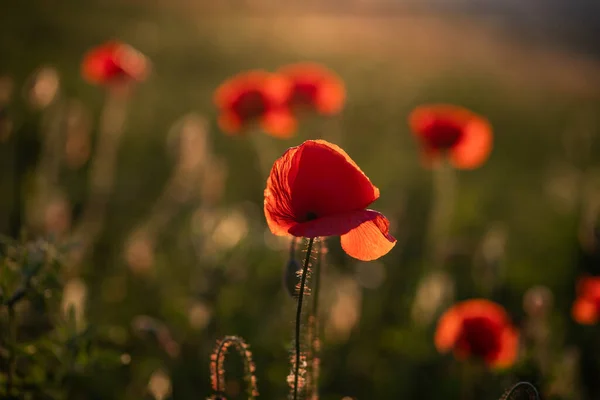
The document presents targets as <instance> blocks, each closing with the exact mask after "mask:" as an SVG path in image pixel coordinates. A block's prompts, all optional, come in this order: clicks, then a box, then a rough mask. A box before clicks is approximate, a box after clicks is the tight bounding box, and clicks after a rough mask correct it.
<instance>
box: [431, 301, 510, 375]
mask: <svg viewBox="0 0 600 400" xmlns="http://www.w3.org/2000/svg"><path fill="white" fill-rule="evenodd" d="M435 346H436V348H437V349H438V351H440V352H442V353H445V352H447V351H449V350H453V351H454V355H455V357H456V358H458V359H466V358H476V359H480V360H482V361H483V362H485V364H487V365H488V366H490V367H493V368H506V367H509V366H511V365H512V364H514V362H515V360H516V358H517V351H518V346H519V333H518V331H517V329H516V328H515V327H514V326H513V325H512V323H511V322H510V318H509V316H508V314H507V313H506V311H505V310H504V308H503V307H502V306H500V305H499V304H497V303H494V302H492V301H489V300H486V299H471V300H466V301H463V302H460V303H457V304H455V305H454V306H452V307H451V308H450V309H448V310H447V311H446V312H445V313H444V314H443V315H442V316H441V317H440V319H439V321H438V325H437V329H436V333H435Z"/></svg>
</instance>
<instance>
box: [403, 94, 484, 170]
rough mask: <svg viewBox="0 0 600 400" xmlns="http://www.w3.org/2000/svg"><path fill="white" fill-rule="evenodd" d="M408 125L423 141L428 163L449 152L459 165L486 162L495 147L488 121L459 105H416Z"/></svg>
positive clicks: (420, 140) (475, 164) (457, 166)
mask: <svg viewBox="0 0 600 400" xmlns="http://www.w3.org/2000/svg"><path fill="white" fill-rule="evenodd" d="M409 125H410V128H411V130H412V131H413V133H414V135H415V136H416V137H417V139H418V140H419V142H420V143H421V146H422V152H423V159H424V161H425V163H426V164H427V165H430V164H431V163H432V162H433V161H436V160H437V159H438V158H439V157H440V156H441V155H443V154H447V156H448V158H449V160H450V163H451V164H452V165H453V166H454V167H456V168H460V169H473V168H477V167H479V166H480V165H481V164H483V163H484V162H485V160H486V159H487V158H488V156H489V153H490V151H491V148H492V129H491V126H490V124H489V122H488V121H487V120H486V119H485V118H484V117H481V116H479V115H477V114H475V113H473V112H471V111H469V110H467V109H465V108H462V107H459V106H453V105H445V104H439V105H426V106H420V107H417V108H416V109H414V110H413V112H412V113H411V114H410V116H409Z"/></svg>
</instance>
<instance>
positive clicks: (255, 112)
mask: <svg viewBox="0 0 600 400" xmlns="http://www.w3.org/2000/svg"><path fill="white" fill-rule="evenodd" d="M231 108H232V110H233V112H234V113H235V114H236V115H237V116H238V117H239V118H240V119H241V120H249V119H254V118H258V117H260V116H261V115H263V114H264V113H265V112H266V111H267V102H266V100H265V97H264V95H263V94H262V93H261V92H259V91H258V90H250V91H247V92H244V93H241V94H240V95H239V97H238V98H237V100H236V101H235V102H234V103H233V105H232V107H231Z"/></svg>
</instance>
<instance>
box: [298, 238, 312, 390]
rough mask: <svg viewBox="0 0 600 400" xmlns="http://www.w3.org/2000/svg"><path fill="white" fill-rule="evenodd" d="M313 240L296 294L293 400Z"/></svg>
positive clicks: (307, 251)
mask: <svg viewBox="0 0 600 400" xmlns="http://www.w3.org/2000/svg"><path fill="white" fill-rule="evenodd" d="M314 241H315V238H310V239H309V240H308V247H307V249H306V258H305V259H304V265H303V266H302V278H301V279H300V291H299V293H298V307H297V308H296V338H295V341H296V362H295V363H294V397H293V399H294V400H297V399H298V377H299V374H300V323H301V320H302V300H303V298H304V287H305V285H306V276H307V274H308V264H309V263H310V254H311V253H312V248H313V243H314Z"/></svg>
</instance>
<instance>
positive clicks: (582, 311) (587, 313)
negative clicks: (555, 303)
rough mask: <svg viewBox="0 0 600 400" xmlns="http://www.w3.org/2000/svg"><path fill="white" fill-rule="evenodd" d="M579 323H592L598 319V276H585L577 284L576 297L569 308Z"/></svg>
mask: <svg viewBox="0 0 600 400" xmlns="http://www.w3.org/2000/svg"><path fill="white" fill-rule="evenodd" d="M571 314H572V315H573V319H574V320H575V321H577V322H578V323H580V324H584V325H593V324H596V323H598V320H600V277H598V276H587V277H584V278H582V279H580V280H579V282H578V284H577V299H575V302H574V303H573V308H572V310H571Z"/></svg>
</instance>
